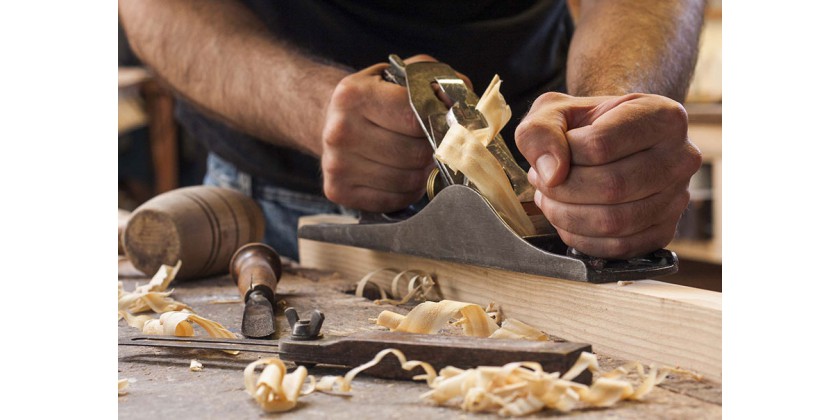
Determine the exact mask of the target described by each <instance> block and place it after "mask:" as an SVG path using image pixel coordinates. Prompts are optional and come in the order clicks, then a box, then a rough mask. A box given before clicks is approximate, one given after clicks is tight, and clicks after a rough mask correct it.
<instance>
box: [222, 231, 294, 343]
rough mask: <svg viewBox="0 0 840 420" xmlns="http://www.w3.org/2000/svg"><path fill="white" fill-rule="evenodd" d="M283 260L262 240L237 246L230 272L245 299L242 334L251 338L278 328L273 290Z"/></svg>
mask: <svg viewBox="0 0 840 420" xmlns="http://www.w3.org/2000/svg"><path fill="white" fill-rule="evenodd" d="M281 267H282V263H281V262H280V257H279V256H278V255H277V252H275V251H274V249H273V248H271V247H270V246H268V245H265V244H262V243H257V242H253V243H249V244H245V245H243V246H242V247H241V248H239V249H238V250H237V251H236V253H235V254H234V255H233V257H232V258H231V259H230V275H231V277H233V281H234V283H236V285H237V286H238V287H239V292H240V294H241V295H242V298H243V300H244V301H245V310H244V312H243V313H242V334H243V335H244V336H246V337H251V338H264V337H269V336H271V335H272V334H274V332H275V331H276V330H277V328H276V326H275V321H274V305H275V302H274V290H275V289H276V288H277V282H278V280H279V279H280V276H281V275H282V273H281Z"/></svg>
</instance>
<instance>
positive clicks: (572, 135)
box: [566, 94, 688, 166]
mask: <svg viewBox="0 0 840 420" xmlns="http://www.w3.org/2000/svg"><path fill="white" fill-rule="evenodd" d="M588 120H591V121H588ZM590 122H591V123H590ZM580 123H583V124H585V125H582V126H579V127H577V128H572V129H571V130H569V131H567V132H566V138H567V141H568V143H569V148H570V149H571V156H572V163H573V164H575V165H590V166H591V165H604V164H607V163H610V162H615V161H617V160H619V159H622V158H625V157H627V156H630V155H632V154H634V153H638V152H640V151H643V150H647V149H649V148H651V147H653V146H655V145H657V144H659V143H662V142H678V141H685V139H686V137H687V131H688V115H687V114H686V112H685V109H684V108H683V107H682V105H680V104H679V103H678V102H676V101H673V100H671V99H668V98H665V97H662V96H656V95H641V94H633V95H625V96H622V97H620V98H616V99H614V100H609V101H606V102H604V103H602V104H601V105H599V106H598V107H596V109H594V110H593V112H592V113H589V115H588V116H587V117H586V118H585V119H584V120H583V121H580Z"/></svg>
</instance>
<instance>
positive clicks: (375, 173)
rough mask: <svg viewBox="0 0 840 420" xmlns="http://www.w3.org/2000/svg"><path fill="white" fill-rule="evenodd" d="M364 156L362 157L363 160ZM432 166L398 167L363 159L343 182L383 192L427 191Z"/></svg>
mask: <svg viewBox="0 0 840 420" xmlns="http://www.w3.org/2000/svg"><path fill="white" fill-rule="evenodd" d="M363 159H364V158H360V160H363ZM430 172H431V167H430V166H428V167H425V168H421V169H412V170H407V169H398V168H393V167H390V166H386V165H379V164H376V163H374V162H372V161H366V162H364V161H361V163H360V165H359V166H358V168H357V169H356V170H355V171H354V172H353V174H352V175H349V176H347V177H346V178H345V179H344V181H343V182H345V183H347V184H349V185H352V186H353V187H367V188H372V189H376V190H380V191H383V192H392V193H400V194H406V193H414V192H417V191H425V189H426V181H427V179H428V178H429V173H430Z"/></svg>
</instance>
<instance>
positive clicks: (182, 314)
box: [117, 261, 238, 354]
mask: <svg viewBox="0 0 840 420" xmlns="http://www.w3.org/2000/svg"><path fill="white" fill-rule="evenodd" d="M180 268H181V261H178V263H177V264H175V266H169V265H165V264H164V265H161V267H160V269H159V270H158V272H157V273H156V274H155V275H154V276H152V279H151V280H149V283H147V284H144V285H140V286H137V287H136V288H135V289H134V291H133V292H125V291H124V290H123V286H122V282H120V283H118V286H119V287H118V291H119V295H118V305H117V314H118V318H117V320H118V321H119V320H120V319H123V318H124V319H125V320H126V322H127V323H128V325H129V326H131V327H134V328H137V329H139V330H141V331H142V332H143V333H144V334H150V335H171V336H177V337H192V336H194V335H195V329H194V328H193V326H192V324H193V323H194V324H196V325H198V326H199V327H201V328H203V329H204V330H205V331H207V333H208V334H209V335H210V336H211V337H217V338H237V337H236V334H234V333H233V332H231V331H229V330H228V329H227V328H225V327H224V326H222V324H219V323H218V322H216V321H212V320H210V319H207V318H204V317H201V316H198V315H197V314H195V313H193V310H192V308H190V307H189V306H187V305H186V304H184V303H181V302H178V301H176V300H174V299H172V298H171V297H169V295H170V294H172V292H173V291H174V290H173V289H169V290H167V288H168V287H169V284H170V283H172V281H173V280H174V279H175V276H176V275H177V274H178V270H179V269H180ZM149 311H154V312H156V313H159V314H160V317H159V318H153V317H151V316H148V315H135V314H137V313H140V312H149ZM227 353H230V354H237V353H238V352H234V351H227Z"/></svg>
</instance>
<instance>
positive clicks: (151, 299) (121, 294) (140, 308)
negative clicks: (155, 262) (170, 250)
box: [117, 260, 192, 314]
mask: <svg viewBox="0 0 840 420" xmlns="http://www.w3.org/2000/svg"><path fill="white" fill-rule="evenodd" d="M180 268H181V261H180V260H179V261H178V263H177V264H175V266H168V265H166V264H164V265H161V267H160V269H159V270H158V272H157V273H156V274H155V275H154V276H152V279H151V280H149V282H148V283H147V284H144V285H141V286H137V288H135V289H134V291H132V292H126V291H125V290H124V289H123V284H122V282H118V283H117V298H118V304H117V307H118V309H119V310H122V311H127V312H130V313H132V314H136V313H141V312H148V311H154V312H156V313H163V312H171V311H181V310H183V309H187V310H190V311H192V308H190V307H189V306H187V305H186V304H184V303H181V302H178V301H176V300H175V299H172V298H171V297H169V295H171V294H172V292H173V291H174V290H172V289H169V290H167V287H169V284H170V283H172V280H174V279H175V276H176V275H177V274H178V270H179V269H180Z"/></svg>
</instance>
